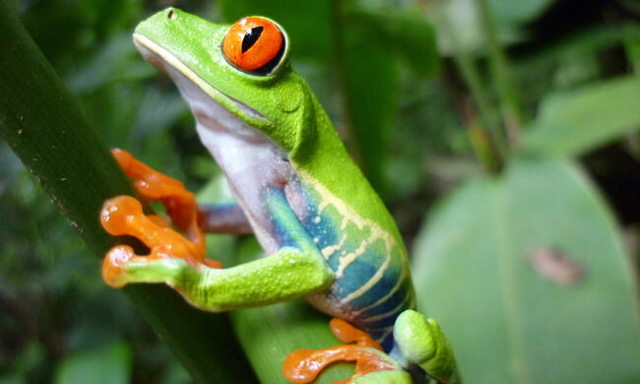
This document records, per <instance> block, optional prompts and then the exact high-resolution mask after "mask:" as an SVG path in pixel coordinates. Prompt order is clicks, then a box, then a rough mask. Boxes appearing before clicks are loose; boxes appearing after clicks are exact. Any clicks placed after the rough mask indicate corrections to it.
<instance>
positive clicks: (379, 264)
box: [101, 8, 454, 383]
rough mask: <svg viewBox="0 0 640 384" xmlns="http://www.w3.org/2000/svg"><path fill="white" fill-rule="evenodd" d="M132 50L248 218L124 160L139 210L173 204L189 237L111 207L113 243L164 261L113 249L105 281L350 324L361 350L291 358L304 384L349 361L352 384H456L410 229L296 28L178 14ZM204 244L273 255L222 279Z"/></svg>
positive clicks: (152, 22) (129, 204) (146, 28)
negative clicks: (303, 61) (167, 85)
mask: <svg viewBox="0 0 640 384" xmlns="http://www.w3.org/2000/svg"><path fill="white" fill-rule="evenodd" d="M133 39H134V42H135V45H136V47H137V48H138V50H139V51H140V52H141V53H142V55H143V57H144V58H145V59H146V60H147V61H148V62H149V63H151V64H152V65H153V66H154V67H156V68H158V69H160V70H161V71H164V72H166V73H167V74H168V75H169V76H170V77H171V79H172V80H173V81H174V82H175V84H176V85H177V87H178V88H179V90H180V92H181V94H182V96H183V98H184V100H185V101H186V102H187V103H188V105H189V107H190V108H191V110H192V112H193V115H194V116H195V120H196V129H197V132H198V134H199V136H200V139H201V140H202V143H203V144H204V145H205V146H206V147H207V149H208V150H209V152H210V153H211V155H212V156H213V158H214V159H215V161H216V162H217V163H218V164H219V166H220V167H221V169H222V171H223V172H224V174H225V176H226V178H227V180H228V183H229V186H230V189H231V191H232V194H233V196H234V197H235V201H236V202H237V204H235V205H231V206H230V205H224V206H223V205H218V206H217V205H214V204H210V205H200V206H198V205H197V204H196V202H195V199H194V196H193V194H192V193H190V192H188V191H187V190H186V189H185V188H184V186H183V185H182V184H181V183H180V182H178V181H176V180H173V179H171V178H169V177H167V176H164V175H162V174H160V173H158V172H156V171H154V170H152V169H150V168H149V167H147V166H145V165H144V164H142V163H140V162H139V161H137V160H136V159H134V158H133V157H132V156H131V155H129V154H128V153H127V152H125V151H122V150H114V155H115V157H116V159H117V160H118V162H119V163H120V165H121V166H122V168H123V169H124V170H125V172H126V173H127V175H128V176H129V177H131V178H132V179H134V180H135V186H136V189H137V191H138V193H139V195H140V196H141V197H142V198H143V199H145V200H147V201H160V202H162V203H163V204H164V205H165V207H166V210H167V213H168V215H169V217H170V218H171V224H172V225H173V226H174V227H175V228H177V229H178V230H180V231H182V232H183V233H184V234H185V235H186V237H185V236H184V235H182V234H181V233H180V232H178V231H176V230H175V229H173V228H172V227H171V225H170V224H169V223H168V222H167V221H165V220H163V219H161V218H159V217H156V216H147V215H145V214H143V212H142V208H141V205H140V203H139V202H138V201H137V200H136V199H134V198H132V197H128V196H119V197H116V198H113V199H110V200H108V201H107V202H106V203H105V205H104V207H103V210H102V212H101V222H102V225H103V226H104V228H105V229H106V230H107V231H108V232H109V233H111V234H112V235H131V236H135V237H137V238H138V239H140V240H141V241H143V242H144V243H145V244H146V245H147V246H148V247H149V248H150V250H151V251H150V254H149V255H144V256H143V255H136V254H135V253H134V251H133V250H132V248H131V247H129V246H126V245H120V246H117V247H115V248H113V249H112V250H111V251H109V253H108V254H107V256H106V258H105V261H104V264H103V276H104V279H105V281H106V282H107V283H108V284H109V285H111V286H113V287H122V286H124V285H126V284H131V283H165V284H168V285H170V286H171V287H173V288H174V289H175V290H176V291H178V292H179V293H180V294H181V295H182V296H183V297H184V298H185V299H186V300H187V301H188V302H189V303H191V304H192V305H194V306H196V307H198V308H201V309H203V310H206V311H213V312H219V311H226V310H232V309H236V308H246V307H255V306H261V305H268V304H271V303H276V302H281V301H285V300H290V299H292V298H296V297H301V296H304V297H305V298H306V300H307V301H308V302H309V303H310V304H311V305H313V306H314V307H316V308H318V309H319V310H321V311H323V312H325V313H327V314H329V315H331V316H333V317H335V318H336V319H334V320H333V321H332V323H331V326H332V329H333V331H334V333H335V334H336V336H338V338H339V339H340V340H342V341H343V342H345V343H350V344H347V345H339V346H335V347H330V348H327V349H326V350H316V351H312V350H299V351H296V352H294V353H292V354H291V355H289V357H288V358H287V359H286V361H285V364H284V368H283V371H284V374H285V376H286V377H287V378H288V379H289V380H291V381H294V382H300V383H303V382H310V381H312V380H313V379H314V378H315V375H317V373H318V372H319V371H320V370H321V369H322V368H323V367H324V366H326V365H327V364H330V363H332V362H334V361H338V360H349V361H357V367H356V375H355V376H354V377H353V378H352V382H358V383H387V382H406V383H411V382H412V381H413V380H418V381H419V380H422V381H424V380H425V377H432V378H437V379H438V380H440V381H447V380H448V379H449V377H450V376H451V375H452V372H453V370H454V359H453V356H452V354H451V349H450V347H449V344H448V342H447V340H446V338H445V337H444V335H443V334H442V332H441V331H440V328H439V327H438V325H437V324H436V323H435V322H434V321H433V320H427V319H425V318H424V317H423V316H422V315H421V314H419V313H418V312H415V311H414V310H413V308H414V307H415V297H414V289H413V284H412V281H411V275H410V273H409V261H408V259H407V254H406V250H405V247H404V245H403V242H402V239H401V237H400V234H399V233H398V230H397V228H396V225H395V223H394V221H393V220H392V218H391V215H390V214H389V212H388V211H387V209H386V208H385V206H384V204H383V203H382V201H381V200H380V198H379V197H378V195H377V194H376V193H375V192H374V191H373V189H372V188H371V186H370V185H369V183H368V182H367V180H366V179H365V177H364V176H363V175H362V173H361V172H360V170H359V169H358V167H357V166H356V165H355V164H354V162H353V161H352V159H351V158H350V157H349V155H348V154H347V152H346V150H345V148H344V146H343V144H342V142H341V140H340V139H339V137H338V135H337V133H336V131H335V129H334V128H333V126H332V124H331V122H330V121H329V119H328V117H327V115H326V113H325V112H324V110H323V109H322V107H321V106H320V105H319V103H318V101H317V100H316V98H315V96H314V95H313V93H312V92H311V90H310V89H309V86H308V85H307V84H306V82H305V81H304V80H303V78H302V77H301V76H300V75H299V74H298V73H297V72H296V71H295V70H294V69H293V68H292V67H291V65H290V63H289V60H288V56H289V38H288V37H287V34H286V33H285V31H284V29H283V28H282V27H281V26H279V25H278V24H276V23H275V22H274V21H272V20H269V19H267V18H263V17H247V18H244V19H242V20H240V21H238V22H237V23H235V24H233V25H232V26H226V25H218V24H214V23H211V22H209V21H206V20H203V19H201V18H199V17H197V16H194V15H191V14H188V13H186V12H182V11H180V10H178V9H174V8H169V9H166V10H164V11H161V12H159V13H157V14H155V15H154V16H152V17H150V18H149V19H147V20H145V21H143V22H142V23H140V24H139V25H138V27H137V28H136V30H135V33H134V35H133ZM203 231H207V232H211V233H236V234H240V233H253V234H255V236H256V237H257V239H258V240H259V242H260V243H261V245H262V247H263V249H264V251H265V253H266V255H267V256H266V257H264V258H261V259H258V260H255V261H253V262H249V263H245V264H241V265H238V266H235V267H232V268H226V269H224V268H220V265H218V264H217V263H216V262H215V261H212V260H210V259H207V258H205V243H204V236H203Z"/></svg>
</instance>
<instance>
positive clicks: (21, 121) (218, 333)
mask: <svg viewBox="0 0 640 384" xmlns="http://www.w3.org/2000/svg"><path fill="white" fill-rule="evenodd" d="M0 35H2V36H3V38H4V39H5V41H4V46H3V49H2V50H0V135H1V136H2V138H3V139H5V140H6V141H7V143H8V144H9V146H10V147H11V148H12V149H13V150H14V152H15V153H16V154H17V155H18V156H19V157H20V159H21V161H22V162H23V164H24V165H25V166H26V167H27V169H28V170H29V171H30V172H31V174H32V175H33V176H34V178H35V179H36V180H37V181H38V182H39V183H40V184H41V185H42V186H43V188H44V189H45V191H46V192H47V193H48V194H49V195H50V196H51V199H52V200H53V201H54V202H55V203H56V204H57V205H58V207H59V208H60V210H61V211H62V212H63V213H64V215H65V216H66V217H67V218H68V219H69V221H70V222H71V224H72V225H73V226H74V227H75V228H76V229H78V232H79V233H80V235H81V236H82V238H83V239H84V241H85V242H86V244H87V246H88V248H89V250H90V251H91V252H93V253H94V255H96V256H97V257H103V255H104V254H105V252H106V251H107V250H108V249H109V248H110V247H112V246H113V245H115V244H116V242H117V239H115V238H113V237H112V236H109V235H108V234H107V233H106V232H105V231H104V230H103V229H102V227H101V226H100V223H99V220H98V217H99V216H98V215H99V211H100V209H101V207H102V204H103V202H104V201H105V200H106V199H107V198H110V197H113V196H116V195H122V194H132V193H133V191H132V189H131V186H130V184H129V181H128V180H127V178H126V177H125V175H124V174H123V172H122V170H121V169H120V168H119V167H118V165H117V163H116V162H115V161H114V159H113V157H112V156H111V154H110V152H109V150H108V148H106V147H105V145H104V144H103V143H102V141H101V140H100V138H99V137H98V135H97V133H96V131H95V130H94V129H93V128H92V126H91V125H90V124H89V122H88V121H87V120H86V118H85V117H84V116H83V115H82V113H81V111H80V109H79V108H78V106H77V102H76V101H75V100H74V99H73V98H72V97H71V95H70V93H69V92H68V90H67V89H66V88H65V87H64V85H63V84H62V82H61V81H60V78H59V77H58V76H57V74H56V73H55V72H54V71H53V69H52V68H51V66H50V65H49V63H48V62H47V61H46V59H45V58H44V57H43V56H42V53H41V52H40V51H39V50H38V48H37V47H36V46H35V44H34V43H33V40H31V38H30V37H29V35H28V34H27V32H26V31H25V30H24V28H23V27H22V25H20V23H19V22H18V21H17V19H16V17H15V14H14V13H13V12H12V10H11V9H10V8H9V6H8V4H7V2H0ZM125 291H126V292H127V293H128V294H129V295H130V296H131V298H132V300H133V301H134V303H135V304H136V306H137V307H138V309H139V310H140V311H141V312H142V314H143V316H144V317H145V319H146V320H147V321H148V322H149V323H150V324H151V326H152V327H153V328H154V330H155V331H156V332H157V333H158V334H159V335H160V336H161V337H162V338H163V340H164V341H165V342H166V344H167V345H168V346H169V347H170V348H171V349H172V350H173V352H174V353H175V354H176V355H177V356H178V358H180V360H181V361H182V362H183V363H184V364H185V366H186V367H187V368H188V369H189V371H190V372H191V374H192V375H193V376H194V377H195V378H196V379H197V380H199V381H201V382H252V381H254V380H255V378H254V377H253V375H252V372H250V371H248V370H247V369H246V366H247V365H248V363H247V362H246V360H245V359H244V356H243V354H242V352H240V351H239V350H238V345H237V344H236V341H235V339H234V338H233V336H232V332H231V331H230V324H229V322H228V319H227V318H226V317H225V316H224V315H213V314H207V313H204V312H201V311H197V310H195V309H194V308H192V307H190V306H189V305H188V304H186V302H185V301H184V300H183V299H182V298H181V297H180V296H179V295H177V294H176V293H175V292H172V291H171V290H170V289H169V288H167V287H165V286H161V285H139V286H132V287H127V288H125Z"/></svg>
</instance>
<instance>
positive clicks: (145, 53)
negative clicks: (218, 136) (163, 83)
mask: <svg viewBox="0 0 640 384" xmlns="http://www.w3.org/2000/svg"><path fill="white" fill-rule="evenodd" d="M133 42H134V44H135V46H136V48H137V49H138V51H139V52H140V54H141V55H142V57H144V59H145V60H146V61H147V62H149V64H151V65H153V66H154V67H155V68H157V69H158V70H160V71H162V72H164V73H167V74H169V75H170V76H171V77H172V78H174V81H175V83H176V85H177V86H178V88H179V89H180V91H181V92H183V93H185V92H187V91H189V88H192V87H193V86H195V87H197V88H198V89H199V90H200V91H201V92H203V93H204V94H205V95H206V96H208V97H209V98H210V100H214V101H216V102H217V103H219V104H220V105H221V106H223V107H224V108H225V109H227V110H228V111H229V112H230V113H231V114H233V115H235V116H236V117H237V118H238V119H240V120H242V121H244V122H245V123H246V124H248V125H249V126H252V127H259V126H265V125H271V121H270V120H269V119H267V118H266V117H265V116H264V115H262V114H261V113H260V112H258V111H256V110H255V109H253V108H251V107H249V106H248V105H246V104H244V103H243V102H241V101H239V100H236V99H234V98H233V97H231V96H229V95H227V94H225V93H224V92H222V91H220V90H219V89H217V88H215V87H214V86H212V85H211V84H210V83H209V82H207V81H206V80H205V79H204V78H202V77H201V76H200V75H198V74H197V73H196V72H195V71H194V70H192V69H191V68H190V67H189V66H188V65H187V64H185V63H184V62H182V61H181V60H180V59H179V58H178V57H176V56H175V55H173V54H172V53H171V52H169V51H168V50H166V49H165V48H163V47H161V46H160V45H158V44H156V43H154V42H153V41H152V40H150V39H149V38H148V37H146V36H144V35H142V34H140V33H134V34H133ZM187 83H189V84H187ZM191 101H193V100H191ZM193 107H194V105H192V108H193ZM194 112H195V113H196V115H197V114H198V113H197V112H198V111H196V110H194Z"/></svg>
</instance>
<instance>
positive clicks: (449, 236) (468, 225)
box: [413, 160, 640, 384]
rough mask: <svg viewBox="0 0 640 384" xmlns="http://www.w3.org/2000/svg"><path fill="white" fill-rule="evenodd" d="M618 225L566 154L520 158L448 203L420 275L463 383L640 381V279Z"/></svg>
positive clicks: (426, 308)
mask: <svg viewBox="0 0 640 384" xmlns="http://www.w3.org/2000/svg"><path fill="white" fill-rule="evenodd" d="M617 229H618V228H617V227H616V223H615V221H614V219H613V218H612V216H611V214H610V212H609V210H608V208H607V207H606V205H605V204H604V202H603V201H602V199H601V197H600V196H599V195H598V193H597V192H596V191H595V190H594V187H593V185H592V184H591V183H590V182H589V180H588V179H587V178H586V177H585V175H584V173H583V172H582V171H581V170H580V169H579V168H578V167H577V166H575V165H574V164H573V163H571V162H568V161H560V160H517V161H515V163H513V164H511V166H510V167H509V168H508V170H507V172H506V173H505V174H504V175H503V176H502V177H500V178H498V179H480V180H475V181H473V182H470V183H468V184H467V185H465V186H463V187H462V188H460V189H459V190H458V191H457V192H456V193H454V194H453V195H452V196H450V197H449V198H447V199H446V200H445V201H443V202H441V203H440V205H439V206H438V207H437V209H436V210H435V211H434V212H433V213H432V215H431V217H430V219H429V220H428V222H427V223H426V226H425V228H424V229H423V231H422V233H421V234H420V236H419V238H418V240H417V244H416V246H417V249H416V253H415V258H416V259H415V263H414V266H413V267H414V268H413V274H414V281H415V282H416V289H417V294H418V305H419V306H420V308H421V310H422V311H423V312H425V313H427V314H428V315H429V316H430V317H433V318H435V319H437V321H438V322H439V323H440V324H441V325H442V327H443V329H444V331H445V333H446V334H447V336H448V337H449V338H450V340H451V342H452V344H453V348H454V352H455V354H456V358H457V361H458V363H459V368H460V373H461V375H462V378H463V380H465V381H466V382H468V383H474V384H475V383H632V382H638V381H640V364H639V361H640V328H639V325H640V324H639V319H638V301H637V300H638V297H637V292H638V291H637V288H638V287H637V286H636V281H635V280H634V278H633V277H632V274H633V269H632V267H631V265H630V263H629V260H627V255H626V254H625V251H624V247H623V244H622V242H621V239H620V237H619V234H618V232H617Z"/></svg>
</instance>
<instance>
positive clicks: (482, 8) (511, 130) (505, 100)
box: [476, 0, 523, 150]
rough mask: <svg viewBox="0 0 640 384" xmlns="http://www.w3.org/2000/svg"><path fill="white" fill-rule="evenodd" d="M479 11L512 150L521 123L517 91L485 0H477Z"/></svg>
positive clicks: (515, 143)
mask: <svg viewBox="0 0 640 384" xmlns="http://www.w3.org/2000/svg"><path fill="white" fill-rule="evenodd" d="M476 4H477V6H478V11H479V13H480V24H481V25H482V29H483V31H484V35H485V38H486V42H487V47H488V48H489V61H490V65H491V75H492V78H493V81H494V83H495V84H496V90H497V93H498V99H499V101H500V109H501V111H502V116H503V119H504V127H505V131H506V135H507V138H508V142H509V144H510V147H511V149H512V150H514V149H516V148H517V147H518V143H519V141H520V128H521V127H522V123H523V113H522V108H521V106H520V99H519V97H518V92H517V90H516V87H515V86H514V84H513V80H512V75H511V69H510V67H509V62H508V60H507V56H506V54H505V52H504V50H503V49H502V46H500V43H499V42H498V38H497V37H496V30H495V25H494V22H493V18H492V17H491V10H490V9H489V4H488V3H487V0H477V3H476Z"/></svg>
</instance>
